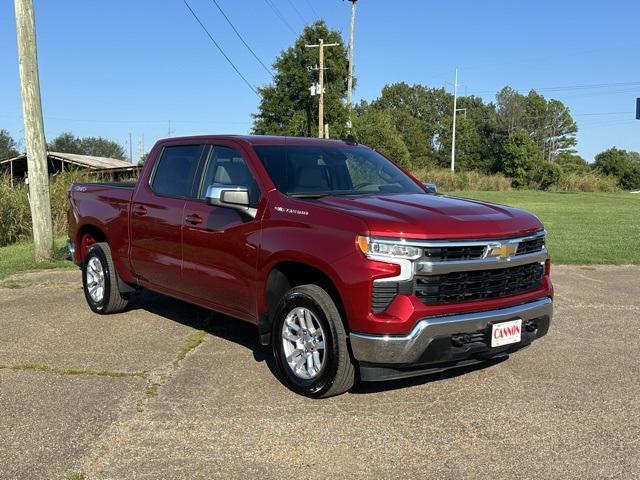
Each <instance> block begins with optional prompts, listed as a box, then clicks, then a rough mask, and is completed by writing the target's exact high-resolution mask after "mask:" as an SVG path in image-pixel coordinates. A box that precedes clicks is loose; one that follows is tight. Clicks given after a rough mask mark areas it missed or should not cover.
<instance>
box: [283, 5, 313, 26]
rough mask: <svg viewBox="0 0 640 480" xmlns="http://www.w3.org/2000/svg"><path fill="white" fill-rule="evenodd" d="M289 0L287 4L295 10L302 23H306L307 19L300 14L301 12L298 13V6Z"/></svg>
mask: <svg viewBox="0 0 640 480" xmlns="http://www.w3.org/2000/svg"><path fill="white" fill-rule="evenodd" d="M287 1H288V2H289V5H291V7H292V8H293V9H294V10H295V11H296V13H297V14H298V17H300V20H302V23H303V24H305V25H306V24H307V23H308V22H307V20H306V19H305V18H304V17H303V16H302V13H300V10H298V7H296V4H295V3H293V1H292V0H287Z"/></svg>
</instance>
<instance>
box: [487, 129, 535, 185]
mask: <svg viewBox="0 0 640 480" xmlns="http://www.w3.org/2000/svg"><path fill="white" fill-rule="evenodd" d="M541 162H542V151H541V150H540V148H539V147H538V146H537V145H536V144H535V142H534V141H533V140H532V139H531V137H529V135H527V134H526V133H525V132H522V131H520V132H514V133H512V134H511V135H509V137H508V138H507V140H506V141H505V142H504V144H503V146H502V154H501V158H500V162H499V164H498V166H499V170H500V171H501V172H502V173H504V174H505V175H506V176H508V177H511V178H512V180H513V186H514V187H523V186H525V185H527V183H528V182H529V180H530V179H531V176H532V172H533V171H534V170H535V168H536V167H537V166H538V165H539V164H540V163H541Z"/></svg>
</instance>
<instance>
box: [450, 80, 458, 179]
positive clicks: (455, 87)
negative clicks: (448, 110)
mask: <svg viewBox="0 0 640 480" xmlns="http://www.w3.org/2000/svg"><path fill="white" fill-rule="evenodd" d="M457 113H458V69H457V68H456V79H455V81H454V83H453V136H452V137H451V171H452V172H455V171H456V115H457Z"/></svg>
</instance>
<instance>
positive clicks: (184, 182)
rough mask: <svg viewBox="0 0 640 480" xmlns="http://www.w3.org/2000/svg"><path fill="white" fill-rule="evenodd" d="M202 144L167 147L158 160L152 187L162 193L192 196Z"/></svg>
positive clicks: (175, 195)
mask: <svg viewBox="0 0 640 480" xmlns="http://www.w3.org/2000/svg"><path fill="white" fill-rule="evenodd" d="M203 148H204V147H203V146H202V145H178V146H175V147H165V149H164V150H163V151H162V156H161V157H160V160H159V161H158V165H157V167H156V171H155V174H154V175H153V180H152V182H151V188H152V189H153V191H154V192H156V193H158V194H160V195H170V196H172V197H190V196H191V192H192V189H193V179H194V177H195V175H196V171H197V169H198V162H199V161H200V156H201V155H202V150H203Z"/></svg>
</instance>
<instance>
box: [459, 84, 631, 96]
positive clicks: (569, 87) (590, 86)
mask: <svg viewBox="0 0 640 480" xmlns="http://www.w3.org/2000/svg"><path fill="white" fill-rule="evenodd" d="M623 86H640V82H620V83H594V84H587V85H564V86H559V87H540V88H531V89H530V90H535V91H536V92H560V91H573V90H591V89H599V88H616V87H623ZM515 91H516V92H518V93H528V91H527V90H515ZM469 93H470V94H471V95H474V94H480V95H482V94H489V93H496V91H495V90H477V91H473V92H469Z"/></svg>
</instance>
